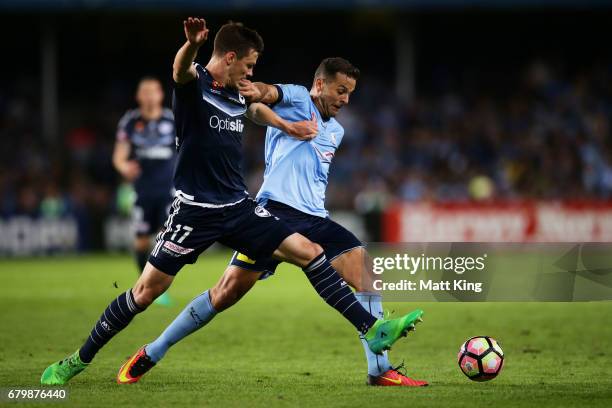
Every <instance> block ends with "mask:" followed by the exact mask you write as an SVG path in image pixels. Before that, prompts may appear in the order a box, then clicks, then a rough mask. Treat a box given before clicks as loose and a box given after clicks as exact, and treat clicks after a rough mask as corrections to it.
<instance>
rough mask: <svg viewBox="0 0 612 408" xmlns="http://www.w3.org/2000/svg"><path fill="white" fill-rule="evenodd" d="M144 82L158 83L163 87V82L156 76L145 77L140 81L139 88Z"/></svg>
mask: <svg viewBox="0 0 612 408" xmlns="http://www.w3.org/2000/svg"><path fill="white" fill-rule="evenodd" d="M143 82H157V83H159V84H160V85H161V80H160V79H159V78H158V77H156V76H154V75H145V76H143V77H142V78H140V80H139V81H138V86H140V85H142V83H143Z"/></svg>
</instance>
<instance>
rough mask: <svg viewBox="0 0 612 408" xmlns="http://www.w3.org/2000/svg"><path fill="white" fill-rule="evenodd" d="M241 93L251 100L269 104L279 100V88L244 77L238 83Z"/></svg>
mask: <svg viewBox="0 0 612 408" xmlns="http://www.w3.org/2000/svg"><path fill="white" fill-rule="evenodd" d="M238 90H239V91H240V94H241V95H242V96H244V97H245V98H246V100H247V101H249V102H261V103H265V104H267V105H269V104H272V103H275V102H277V101H278V98H279V95H278V89H276V87H275V86H274V85H268V84H264V83H263V82H251V81H249V80H248V79H243V80H242V81H240V82H239V83H238Z"/></svg>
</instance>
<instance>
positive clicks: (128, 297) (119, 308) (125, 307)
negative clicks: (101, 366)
mask: <svg viewBox="0 0 612 408" xmlns="http://www.w3.org/2000/svg"><path fill="white" fill-rule="evenodd" d="M173 279H174V276H171V275H167V274H165V273H163V272H162V271H160V270H159V269H157V268H155V267H154V266H153V265H151V264H150V263H147V265H146V266H145V269H144V271H143V273H142V275H140V277H139V278H138V280H137V281H136V284H135V285H134V287H133V288H132V289H130V290H128V291H127V292H125V293H122V294H121V295H119V296H118V297H117V298H116V299H115V300H113V301H112V302H111V303H110V304H109V306H108V307H107V308H106V309H105V310H104V312H103V313H102V315H101V316H100V318H99V319H98V321H97V322H96V324H95V326H94V328H93V329H92V330H91V333H90V335H89V337H88V338H87V340H86V341H85V344H83V346H82V347H81V348H80V349H79V350H77V351H76V352H74V353H73V354H71V355H70V356H68V357H66V358H64V359H63V360H60V361H58V362H56V363H54V364H51V365H50V366H49V367H47V369H45V371H44V372H43V374H42V376H41V379H40V381H41V384H44V385H64V384H66V383H67V382H68V381H69V380H70V379H71V378H72V377H74V376H75V375H77V374H79V373H80V372H81V371H83V370H84V369H85V368H87V366H88V365H89V363H91V361H92V359H93V358H94V356H95V355H96V353H97V352H98V351H99V350H100V349H101V348H102V347H104V345H105V344H106V343H107V342H108V341H110V340H111V339H112V338H113V337H114V336H115V335H116V334H117V333H118V332H120V331H121V330H123V329H124V328H125V327H127V326H128V325H129V324H130V322H131V321H132V319H133V318H134V316H136V314H138V313H141V312H142V311H144V310H145V309H146V308H147V307H148V306H149V305H150V304H151V303H152V302H153V301H154V300H155V299H156V298H157V297H158V296H159V295H161V294H162V293H163V292H164V291H165V290H166V289H168V287H170V285H171V284H172V281H173Z"/></svg>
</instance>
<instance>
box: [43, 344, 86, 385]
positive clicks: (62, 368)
mask: <svg viewBox="0 0 612 408" xmlns="http://www.w3.org/2000/svg"><path fill="white" fill-rule="evenodd" d="M88 365H89V364H85V363H84V362H82V361H81V357H79V351H78V350H77V351H75V352H74V353H73V354H71V355H70V356H68V357H66V358H65V359H63V360H61V361H58V362H57V363H53V364H51V365H50V366H49V367H47V369H46V370H45V371H44V372H43V374H42V377H40V383H41V384H42V385H64V384H66V383H67V382H68V381H70V379H71V378H72V377H74V376H75V375H77V374H78V373H80V372H81V371H83V370H84V369H86V368H87V366H88Z"/></svg>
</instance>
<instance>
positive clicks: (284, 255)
mask: <svg viewBox="0 0 612 408" xmlns="http://www.w3.org/2000/svg"><path fill="white" fill-rule="evenodd" d="M183 26H184V27H183V28H184V32H185V37H186V40H187V41H186V42H185V44H184V45H183V46H182V47H181V48H180V49H179V51H178V52H177V54H176V57H175V59H174V66H173V75H172V76H173V79H174V82H175V90H174V98H173V108H174V109H173V110H174V118H175V124H176V132H177V140H176V147H177V151H178V156H177V163H176V166H175V170H174V188H175V190H176V198H175V200H174V202H173V204H172V212H171V213H170V215H169V216H168V219H167V220H166V223H165V225H164V229H163V230H162V231H161V232H160V233H159V234H158V235H157V240H156V244H155V246H154V247H153V250H152V251H151V254H150V256H149V261H148V262H147V264H146V266H145V269H144V271H143V273H142V275H140V278H139V279H138V280H137V282H136V284H135V285H134V287H133V288H132V289H129V290H127V291H126V292H125V293H122V294H121V295H119V296H118V297H117V298H116V299H115V300H113V301H112V302H111V303H110V304H109V305H108V307H107V308H106V309H105V310H104V311H103V313H102V315H101V316H100V318H99V319H98V321H97V322H96V324H95V326H94V327H93V329H92V330H91V332H90V334H89V336H88V337H87V340H86V341H85V343H84V344H83V345H82V346H81V348H80V349H79V350H77V351H76V352H74V353H73V354H71V355H69V356H68V357H66V358H64V359H63V360H61V361H58V362H56V363H54V364H51V365H50V366H49V367H47V368H46V369H45V371H44V372H43V374H42V376H41V383H42V384H44V385H63V384H66V383H67V382H68V381H69V380H70V379H71V378H73V377H74V376H75V375H77V374H78V373H80V372H81V371H83V370H84V369H85V368H87V366H88V365H89V363H91V361H92V360H93V358H94V356H95V355H96V353H97V352H98V351H99V350H100V349H101V348H102V347H104V345H105V344H106V343H107V342H108V341H110V340H111V339H112V338H113V337H114V336H115V334H117V333H118V332H120V331H121V330H123V329H124V328H125V327H127V325H128V324H129V323H130V322H131V321H132V319H133V318H134V316H136V314H138V313H141V312H142V311H144V310H145V309H146V308H147V307H148V306H149V305H150V304H151V303H152V302H153V301H154V300H155V299H156V298H157V297H158V296H159V295H161V294H162V293H163V292H165V291H166V289H168V288H169V287H170V285H171V283H172V281H173V279H174V277H175V275H176V274H177V273H178V272H179V271H180V269H181V268H182V267H183V266H184V265H186V264H189V263H195V262H196V260H197V258H198V256H199V255H200V254H201V253H202V252H203V251H205V250H206V249H207V248H208V247H209V246H210V245H212V244H213V243H214V242H220V243H222V244H224V245H226V246H229V247H230V248H233V249H234V250H236V251H239V252H241V253H243V254H245V256H246V257H249V258H251V259H267V258H269V257H273V258H274V259H277V260H280V261H287V262H291V263H293V264H295V265H298V266H300V267H301V268H302V269H303V271H304V273H305V274H306V277H307V278H308V280H309V281H310V283H311V284H312V285H313V287H314V289H315V290H316V291H317V292H318V293H319V295H320V296H321V297H322V298H323V299H324V300H325V301H326V302H327V303H328V304H329V305H330V306H332V307H333V308H335V309H336V310H337V311H338V312H339V313H341V314H342V315H343V317H344V318H345V319H347V320H348V321H349V322H350V323H351V324H352V325H353V326H354V327H355V328H356V329H357V330H358V331H359V332H360V333H361V334H362V335H363V337H364V339H365V340H366V342H367V344H368V347H369V348H370V350H372V351H373V352H375V353H382V352H383V350H385V349H388V348H390V347H391V345H392V344H393V343H395V341H397V340H398V339H399V338H400V337H401V336H402V335H405V333H406V332H407V331H408V329H409V328H410V327H413V326H412V325H413V324H414V322H415V321H416V320H417V319H418V318H419V317H420V313H416V314H414V313H413V314H409V315H405V316H402V317H400V318H397V319H384V318H377V317H374V316H372V314H370V313H369V312H368V311H367V310H365V309H364V308H363V306H362V305H361V304H360V303H359V301H358V300H357V299H356V298H355V295H354V294H353V292H352V291H351V290H350V288H349V287H348V286H347V285H346V283H345V282H344V281H343V280H342V278H340V276H339V275H338V273H337V272H336V271H335V269H334V268H333V267H332V265H331V263H330V261H329V260H328V259H327V257H326V256H325V253H324V252H323V249H322V248H321V246H319V245H318V244H315V243H313V242H312V241H310V240H308V239H307V238H305V237H304V236H303V235H300V234H298V233H296V232H295V231H294V230H293V229H292V228H290V227H288V226H287V225H286V224H285V223H284V222H282V221H281V220H280V219H279V218H278V217H276V216H274V215H273V214H271V213H270V212H269V211H268V210H266V209H265V208H264V207H263V206H260V205H258V204H257V203H256V202H255V201H254V200H252V199H251V198H249V197H248V193H247V192H246V186H245V183H244V178H243V174H242V168H241V162H242V134H243V131H244V124H243V122H242V118H243V117H244V116H247V117H249V118H250V119H251V120H253V121H254V122H256V123H259V124H262V125H267V126H272V127H275V128H278V129H280V130H283V131H284V132H286V133H288V134H290V135H292V136H294V137H308V136H309V135H312V133H313V131H314V130H316V127H315V128H314V129H313V126H314V125H312V123H310V121H308V120H306V121H300V122H289V121H286V120H284V119H282V118H280V117H279V116H278V115H276V114H275V113H274V112H273V111H272V110H271V109H270V108H268V107H267V106H266V105H264V104H261V103H251V104H250V105H248V104H247V103H246V100H245V98H244V97H243V96H242V95H240V93H239V91H238V87H239V84H240V82H241V81H245V80H246V79H247V77H249V76H252V74H253V68H254V66H255V63H256V62H257V58H258V56H259V54H260V53H261V52H262V50H263V40H262V39H261V37H260V36H259V34H258V33H257V32H256V31H254V30H251V29H249V28H246V27H244V26H243V25H242V24H239V23H228V24H225V25H224V26H222V27H221V29H220V30H219V32H218V33H217V34H216V36H215V41H214V47H213V53H212V56H211V58H210V60H209V62H208V64H207V65H206V67H202V66H201V65H199V64H197V63H194V60H195V58H196V55H197V52H198V50H199V48H200V46H201V45H202V44H203V43H204V42H205V41H206V39H207V38H208V29H207V28H206V24H205V21H204V20H203V19H199V18H191V17H190V18H188V19H187V20H186V21H184V22H183ZM307 119H308V118H307ZM329 282H331V283H329ZM328 283H329V284H328ZM202 297H203V298H205V299H209V300H210V298H209V297H208V292H206V293H205V294H204V295H203V296H202ZM139 366H140V365H136V366H134V368H135V369H136V368H138V367H139ZM125 375H126V376H131V375H132V374H131V373H130V372H127V373H125ZM126 381H127V380H126ZM126 381H124V382H126Z"/></svg>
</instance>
